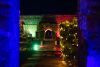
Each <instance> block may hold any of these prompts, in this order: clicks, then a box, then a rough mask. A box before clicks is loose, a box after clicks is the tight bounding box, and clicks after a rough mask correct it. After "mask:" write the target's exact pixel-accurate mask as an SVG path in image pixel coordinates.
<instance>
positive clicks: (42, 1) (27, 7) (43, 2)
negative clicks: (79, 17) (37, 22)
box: [20, 0, 78, 15]
mask: <svg viewBox="0 0 100 67" xmlns="http://www.w3.org/2000/svg"><path fill="white" fill-rule="evenodd" d="M20 1H21V2H20V4H21V5H20V6H21V7H20V10H21V15H34V14H36V15H37V14H76V13H77V7H78V6H77V0H20Z"/></svg>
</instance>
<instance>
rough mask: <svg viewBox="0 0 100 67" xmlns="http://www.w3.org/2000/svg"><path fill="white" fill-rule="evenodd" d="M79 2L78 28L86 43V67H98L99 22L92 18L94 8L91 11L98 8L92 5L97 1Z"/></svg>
mask: <svg viewBox="0 0 100 67" xmlns="http://www.w3.org/2000/svg"><path fill="white" fill-rule="evenodd" d="M79 1H80V2H79V4H80V5H79V6H80V8H79V9H80V10H79V11H80V12H79V27H80V29H81V31H82V34H83V36H84V38H85V39H86V41H87V43H88V56H87V67H100V43H99V41H100V34H99V32H100V31H99V28H100V27H99V26H98V23H99V22H98V21H99V20H98V21H97V19H96V18H95V17H94V16H95V14H94V13H96V11H95V9H96V8H95V9H92V8H93V7H96V6H98V5H97V4H94V3H96V2H97V0H95V1H94V0H79ZM91 9H92V10H91ZM89 17H92V19H89ZM91 22H92V23H91ZM91 24H92V27H91Z"/></svg>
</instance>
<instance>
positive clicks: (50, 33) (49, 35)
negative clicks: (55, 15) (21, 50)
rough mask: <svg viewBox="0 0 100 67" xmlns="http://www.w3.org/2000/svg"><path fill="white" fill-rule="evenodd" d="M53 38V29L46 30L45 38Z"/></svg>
mask: <svg viewBox="0 0 100 67" xmlns="http://www.w3.org/2000/svg"><path fill="white" fill-rule="evenodd" d="M52 38H53V34H52V30H51V29H47V30H46V31H45V39H52Z"/></svg>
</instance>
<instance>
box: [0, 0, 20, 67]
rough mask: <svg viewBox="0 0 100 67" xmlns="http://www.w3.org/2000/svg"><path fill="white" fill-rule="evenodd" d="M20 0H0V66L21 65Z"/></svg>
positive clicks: (12, 66)
mask: <svg viewBox="0 0 100 67" xmlns="http://www.w3.org/2000/svg"><path fill="white" fill-rule="evenodd" d="M19 6H20V5H19V0H0V67H19Z"/></svg>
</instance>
